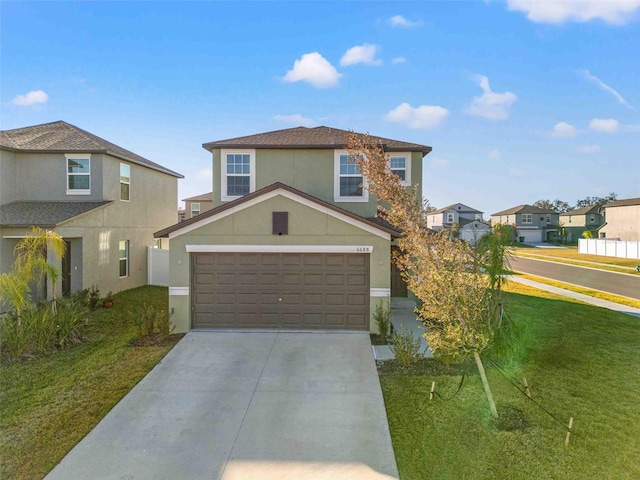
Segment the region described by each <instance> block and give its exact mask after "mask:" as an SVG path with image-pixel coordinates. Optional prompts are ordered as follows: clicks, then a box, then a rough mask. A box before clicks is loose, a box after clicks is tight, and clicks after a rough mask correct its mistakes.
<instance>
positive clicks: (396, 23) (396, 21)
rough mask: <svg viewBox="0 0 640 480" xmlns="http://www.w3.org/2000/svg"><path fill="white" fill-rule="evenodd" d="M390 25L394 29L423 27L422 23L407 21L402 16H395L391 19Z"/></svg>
mask: <svg viewBox="0 0 640 480" xmlns="http://www.w3.org/2000/svg"><path fill="white" fill-rule="evenodd" d="M389 25H391V26H392V27H401V28H413V27H418V26H420V25H422V22H414V21H411V20H407V19H406V18H405V17H403V16H402V15H394V16H393V17H391V18H390V19H389Z"/></svg>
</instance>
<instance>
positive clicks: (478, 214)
mask: <svg viewBox="0 0 640 480" xmlns="http://www.w3.org/2000/svg"><path fill="white" fill-rule="evenodd" d="M476 220H480V221H482V214H481V213H476Z"/></svg>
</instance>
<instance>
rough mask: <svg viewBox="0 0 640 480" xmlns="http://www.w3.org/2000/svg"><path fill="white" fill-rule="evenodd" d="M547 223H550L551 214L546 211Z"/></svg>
mask: <svg viewBox="0 0 640 480" xmlns="http://www.w3.org/2000/svg"><path fill="white" fill-rule="evenodd" d="M547 223H551V214H550V213H547Z"/></svg>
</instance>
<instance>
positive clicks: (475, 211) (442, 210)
mask: <svg viewBox="0 0 640 480" xmlns="http://www.w3.org/2000/svg"><path fill="white" fill-rule="evenodd" d="M456 205H462V206H463V207H464V208H465V209H464V210H457V209H455V208H454V207H455V206H456ZM449 209H453V210H455V211H456V212H462V213H483V212H481V211H480V210H476V209H475V208H471V207H467V206H466V205H465V204H464V203H452V204H451V205H447V206H446V207H442V208H439V209H438V210H434V211H433V212H429V213H428V215H433V214H434V213H444V212H446V211H447V210H449Z"/></svg>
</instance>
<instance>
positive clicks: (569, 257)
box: [514, 247, 638, 273]
mask: <svg viewBox="0 0 640 480" xmlns="http://www.w3.org/2000/svg"><path fill="white" fill-rule="evenodd" d="M514 254H515V255H518V256H521V257H531V258H539V259H541V260H549V261H552V262H558V263H567V264H569V265H582V266H586V267H595V268H599V269H601V270H609V271H613V272H623V273H637V272H636V270H635V268H636V266H637V265H638V260H634V259H631V258H617V257H607V256H604V255H589V254H586V253H578V247H563V248H522V247H516V248H515V249H514ZM594 263H599V264H601V265H599V266H598V265H593V264H594Z"/></svg>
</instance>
